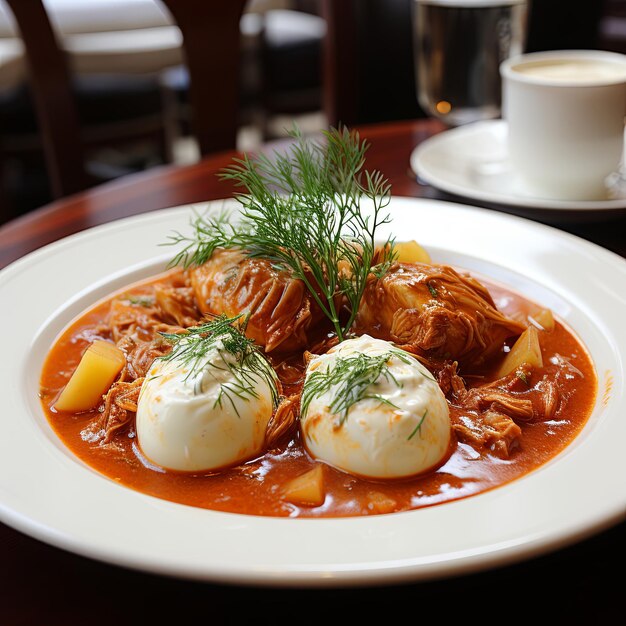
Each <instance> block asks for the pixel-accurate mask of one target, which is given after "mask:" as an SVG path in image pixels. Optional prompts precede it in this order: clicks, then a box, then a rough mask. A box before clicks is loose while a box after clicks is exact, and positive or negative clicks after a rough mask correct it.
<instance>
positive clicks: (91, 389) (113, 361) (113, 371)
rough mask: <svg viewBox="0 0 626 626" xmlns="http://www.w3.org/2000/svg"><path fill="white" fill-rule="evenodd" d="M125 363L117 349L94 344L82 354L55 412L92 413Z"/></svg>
mask: <svg viewBox="0 0 626 626" xmlns="http://www.w3.org/2000/svg"><path fill="white" fill-rule="evenodd" d="M125 363H126V357H125V356H124V353H123V352H122V351H121V350H120V349H119V348H118V347H117V346H115V345H114V344H112V343H109V342H108V341H102V340H97V341H94V342H93V343H92V344H91V345H90V346H89V348H87V350H86V351H85V353H84V354H83V356H82V358H81V360H80V363H79V364H78V367H77V368H76V369H75V370H74V373H73V374H72V376H71V378H70V379H69V381H68V383H67V385H66V386H65V389H63V391H62V392H61V395H60V396H59V399H58V400H57V401H56V403H55V404H54V408H55V409H56V410H57V411H67V412H72V413H78V412H79V411H88V410H89V409H93V408H94V407H95V406H97V405H98V403H99V402H100V399H101V398H102V395H103V394H105V393H106V392H107V391H108V390H109V387H111V384H112V383H113V381H114V380H115V377H116V376H117V375H118V374H119V373H120V372H121V371H122V368H123V367H124V365H125Z"/></svg>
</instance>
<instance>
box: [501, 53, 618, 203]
mask: <svg viewBox="0 0 626 626" xmlns="http://www.w3.org/2000/svg"><path fill="white" fill-rule="evenodd" d="M500 72H501V75H502V100H503V117H504V119H505V120H506V121H507V126H508V150H509V157H510V161H511V165H512V168H513V171H514V173H515V174H516V175H517V176H518V179H519V182H520V184H521V187H522V188H523V191H524V192H525V193H527V194H529V195H533V196H536V197H539V198H546V199H562V200H601V199H605V198H606V197H607V193H608V192H607V182H606V181H607V178H608V177H609V176H610V175H611V174H613V173H614V172H616V171H617V170H618V169H619V167H620V160H621V157H622V152H623V146H624V115H625V114H626V55H623V54H618V53H614V52H605V51H600V50H558V51H550V52H533V53H529V54H523V55H520V56H517V57H513V58H510V59H507V60H506V61H504V62H503V63H502V64H501V66H500Z"/></svg>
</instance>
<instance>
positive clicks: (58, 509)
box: [0, 198, 626, 587]
mask: <svg viewBox="0 0 626 626" xmlns="http://www.w3.org/2000/svg"><path fill="white" fill-rule="evenodd" d="M211 206H214V207H218V208H219V207H221V206H223V202H218V203H213V204H212V205H211ZM198 208H201V207H198ZM391 210H392V215H393V219H394V232H397V233H402V236H403V238H407V239H408V238H416V239H418V240H419V241H421V242H422V243H423V244H424V245H425V246H426V247H427V248H428V249H429V251H430V252H431V254H432V256H433V259H434V260H435V261H440V262H446V263H452V264H455V265H461V266H465V267H466V268H467V269H469V270H470V271H472V272H473V273H475V274H479V275H480V274H483V275H489V276H490V277H491V278H492V279H495V280H498V281H500V282H505V283H507V284H509V285H510V286H511V287H513V288H514V289H516V290H518V291H520V292H521V293H523V294H525V295H527V296H529V297H532V298H534V299H535V300H538V301H541V302H542V303H543V304H545V305H546V306H549V307H551V308H552V309H553V310H554V311H555V312H556V313H557V314H558V315H559V316H560V317H561V318H562V319H564V320H565V321H566V322H567V323H568V324H569V325H570V326H571V327H572V328H574V329H575V330H576V332H577V333H578V334H579V336H580V337H581V339H582V340H583V341H584V343H585V344H586V345H587V347H588V349H589V351H590V354H591V356H592V358H593V360H594V363H595V365H596V368H597V370H598V374H599V376H600V385H601V390H600V393H599V395H598V400H597V402H596V406H595V408H594V411H593V414H592V416H591V418H590V420H589V422H588V424H587V425H586V427H585V428H584V429H583V431H582V432H581V434H580V435H579V436H578V437H577V438H576V440H575V441H574V442H573V443H572V444H571V445H570V446H569V447H568V448H567V449H566V450H565V451H564V452H562V453H561V454H560V455H558V456H557V457H556V458H555V459H553V460H552V461H550V462H549V463H547V464H546V465H544V466H542V467H541V468H539V469H538V470H536V471H534V472H532V473H531V474H529V475H527V476H525V477H523V478H521V479H519V480H516V481H514V482H512V483H509V484H507V485H505V486H502V487H499V488H496V489H493V490H491V491H488V492H485V493H482V494H479V495H477V496H472V497H469V498H466V499H463V500H459V501H456V502H451V503H448V504H444V505H438V506H434V507H430V508H426V509H421V510H418V511H411V512H406V513H397V514H392V515H380V516H371V517H360V518H343V519H342V518H339V519H295V520H294V519H279V518H265V517H254V516H246V515H239V514H230V513H219V512H214V511H206V510H202V509H196V508H193V507H188V506H183V505H178V504H174V503H171V502H166V501H163V500H159V499H157V498H153V497H150V496H146V495H144V494H141V493H138V492H135V491H132V490H130V489H127V488H125V487H122V486H120V485H119V484H117V483H116V482H115V481H113V480H110V479H108V478H105V477H103V476H101V475H100V474H97V473H96V472H94V471H93V470H91V469H90V468H89V467H87V466H86V465H85V464H84V463H82V462H81V461H79V460H78V459H77V458H76V457H74V456H73V455H72V454H71V453H70V452H69V451H68V450H67V449H66V448H65V447H64V446H63V444H62V443H61V442H60V441H59V440H58V438H57V437H56V435H55V434H54V432H53V431H52V429H51V428H50V426H49V425H48V423H47V421H46V420H45V417H44V416H43V411H42V410H41V406H40V405H39V401H38V398H37V397H36V392H37V389H38V378H39V372H40V369H41V365H42V363H43V359H44V358H45V354H46V351H47V349H48V347H49V345H50V344H51V342H52V341H53V339H54V337H55V336H56V335H57V334H58V333H59V332H60V331H61V329H62V328H63V327H64V326H65V325H66V324H67V323H68V322H69V321H70V319H71V318H73V317H74V316H75V315H77V314H79V313H80V312H81V311H82V310H83V309H84V308H85V307H86V306H87V305H90V304H91V303H93V302H94V301H96V300H98V299H99V298H101V297H104V296H105V295H106V294H107V293H110V292H111V291H112V290H114V289H117V288H121V287H122V286H123V285H125V284H128V283H129V282H132V281H134V280H138V279H141V278H143V277H145V276H146V275H148V274H150V273H153V272H155V271H157V270H159V269H161V268H162V267H163V266H164V264H165V262H166V260H167V259H169V258H170V257H171V254H170V253H168V251H164V249H163V248H160V247H159V244H160V243H162V242H163V241H164V238H165V236H166V235H167V234H169V233H171V230H172V229H174V228H176V229H179V230H181V229H182V230H184V229H185V228H186V227H187V224H188V219H189V217H190V216H191V214H192V213H191V208H190V207H178V208H173V209H166V210H162V211H155V212H153V213H148V214H144V215H141V216H137V217H131V218H126V219H123V220H119V221H117V222H112V223H110V224H107V225H104V226H100V227H96V228H93V229H90V230H87V231H84V232H82V233H79V234H77V235H73V236H71V237H68V238H66V239H63V240H61V241H58V242H56V243H54V244H51V245H49V246H46V247H45V248H42V249H40V250H38V251H36V252H34V253H32V254H30V255H28V256H26V257H24V258H23V259H21V260H19V261H17V262H15V263H14V264H12V265H10V266H9V267H7V268H5V269H4V270H2V272H0V297H1V298H2V302H7V303H10V306H4V307H1V308H0V323H2V325H3V327H4V328H11V329H13V331H12V332H10V333H7V336H6V339H5V342H4V349H5V354H7V355H11V365H12V367H11V368H8V369H9V371H8V372H6V373H5V375H3V377H2V379H1V380H0V427H1V428H2V433H3V435H2V437H0V519H1V520H2V521H3V522H5V523H7V524H9V525H11V526H13V527H14V528H16V529H18V530H20V531H22V532H24V533H26V534H28V535H31V536H33V537H35V538H37V539H40V540H42V541H44V542H47V543H49V544H52V545H54V546H57V547H60V548H63V549H66V550H69V551H72V552H75V553H78V554H81V555H84V556H87V557H91V558H95V559H99V560H102V561H105V562H108V563H113V564H117V565H121V566H126V567H131V568H135V569H139V570H144V571H149V572H153V573H159V574H166V575H171V576H179V577H183V578H190V579H199V580H207V581H217V582H227V583H238V584H257V585H259V584H260V585H274V586H300V587H301V586H318V587H319V586H345V585H357V584H360V585H367V584H377V585H380V584H388V583H397V582H402V581H415V580H426V579H433V578H439V577H445V576H452V575H458V574H461V573H465V572H471V571H478V570H481V569H485V568H488V567H493V566H496V565H502V564H506V563H513V562H516V561H519V560H520V559H524V558H528V557H530V556H533V555H537V554H541V553H544V552H546V551H548V550H553V549H556V548H559V547H561V546H564V545H567V544H570V543H571V542H574V541H576V540H579V539H581V538H584V537H587V536H589V535H591V534H593V533H595V532H597V531H599V530H601V529H603V528H606V527H609V526H610V525H612V524H614V523H616V522H618V521H619V520H620V519H623V518H624V516H625V513H626V488H625V487H626V484H625V481H626V455H624V454H623V450H622V447H623V441H624V439H625V438H626V420H624V419H623V407H624V406H626V395H625V382H624V381H625V379H626V376H625V371H626V367H625V363H624V355H626V326H625V325H624V324H623V320H624V318H625V317H626V299H625V297H624V295H623V293H622V292H621V291H620V289H619V286H620V285H624V284H625V282H626V261H624V259H622V258H620V257H618V256H617V255H615V254H613V253H611V252H609V251H607V250H604V249H602V248H600V247H598V246H596V245H594V244H591V243H589V242H586V241H584V240H581V239H578V238H576V237H574V236H572V235H569V234H566V233H563V232H561V231H558V230H556V229H552V228H550V227H547V226H544V225H541V224H538V223H535V222H532V221H530V220H525V219H522V218H518V217H513V216H510V215H507V214H504V213H498V212H494V211H489V210H485V209H477V208H474V207H469V206H465V205H460V204H453V203H448V202H439V201H434V200H417V199H413V198H394V199H393V202H392V205H391ZM383 234H384V233H383ZM25 286H27V287H28V288H27V289H25ZM600 485H601V488H599V486H600Z"/></svg>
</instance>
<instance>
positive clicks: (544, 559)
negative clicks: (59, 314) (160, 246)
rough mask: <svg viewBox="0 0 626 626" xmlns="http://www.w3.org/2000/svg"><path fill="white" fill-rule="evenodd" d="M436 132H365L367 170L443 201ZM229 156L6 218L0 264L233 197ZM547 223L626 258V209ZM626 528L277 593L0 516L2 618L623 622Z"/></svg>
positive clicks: (405, 128) (402, 189)
mask: <svg viewBox="0 0 626 626" xmlns="http://www.w3.org/2000/svg"><path fill="white" fill-rule="evenodd" d="M440 130H442V126H441V125H440V124H439V123H438V122H435V121H419V122H405V123H396V124H389V125H381V126H372V127H368V128H365V129H363V131H362V134H363V135H364V136H365V137H366V138H368V139H369V140H370V142H371V149H370V152H369V157H368V167H370V168H379V169H381V170H382V171H383V172H384V173H385V174H386V175H387V176H388V177H389V179H390V181H391V183H392V185H393V193H394V194H396V195H406V196H416V197H430V198H441V199H450V198H449V197H446V196H444V195H443V194H441V193H439V192H437V191H436V190H434V189H432V188H430V187H427V186H422V185H419V184H418V183H417V182H416V181H415V180H414V177H413V176H412V174H411V173H410V171H409V169H408V160H409V155H410V153H411V150H412V149H413V148H414V147H415V145H416V144H417V143H419V142H420V141H422V140H423V139H425V138H426V137H428V136H430V135H432V134H433V133H436V132H439V131H440ZM232 156H233V154H232V153H228V154H220V155H216V156H213V157H210V158H208V159H206V160H204V161H202V162H200V163H198V164H196V165H192V166H188V167H182V168H176V167H168V168H159V169H155V170H151V171H150V172H148V173H146V174H141V175H136V176H131V177H128V178H126V179H123V180H120V181H118V182H114V183H111V184H107V185H104V186H102V187H100V188H98V189H94V190H92V191H89V192H86V193H82V194H79V195H77V196H74V197H71V198H68V199H66V200H62V201H59V202H55V203H54V204H51V205H49V206H47V207H44V208H42V209H40V210H38V211H35V212H33V213H32V214H29V215H26V216H24V217H22V218H20V219H18V220H15V221H14V222H10V223H8V224H6V225H4V226H3V227H2V228H0V267H3V266H5V265H7V264H8V263H10V262H12V261H14V260H15V259H18V258H19V257H21V256H23V255H25V254H27V253H28V252H30V251H32V250H34V249H36V248H38V247H40V246H43V245H45V244H47V243H49V242H51V241H54V240H56V239H59V238H61V237H64V236H66V235H69V234H71V233H75V232H77V231H80V230H83V229H85V228H88V227H91V226H95V225H98V224H103V223H105V222H108V221H111V220H114V219H118V218H121V217H125V216H128V215H135V214H138V213H143V212H146V211H150V210H153V209H159V208H165V207H170V206H176V205H180V204H186V203H190V202H199V201H203V200H211V199H218V198H223V197H226V196H229V195H230V194H231V192H232V188H231V187H229V185H227V184H226V183H223V182H220V181H219V180H218V179H217V177H216V176H215V174H216V172H217V171H218V170H219V169H220V168H222V167H223V166H225V165H227V164H228V163H230V160H231V158H232ZM553 225H554V226H556V227H560V228H563V229H565V230H568V231H570V232H573V233H576V234H578V235H580V236H582V237H584V238H586V239H589V240H591V241H593V242H595V243H597V244H600V245H602V246H604V247H607V248H609V249H611V250H613V251H615V252H617V253H619V254H621V255H622V256H626V240H625V239H624V237H623V233H624V232H626V228H625V227H626V218H624V217H621V218H616V219H610V220H607V221H600V222H596V221H594V222H580V223H571V222H570V223H564V224H558V223H554V224H553ZM625 287H626V286H625V285H621V286H616V288H622V289H624V288H625ZM2 304H3V305H6V304H7V303H2ZM12 305H15V303H13V304H12ZM572 489H574V490H575V489H576V485H572ZM625 518H626V511H625ZM625 530H626V522H622V523H621V524H618V525H617V526H613V527H612V528H609V529H607V530H604V531H603V532H599V533H598V534H596V535H595V536H593V537H591V538H587V539H584V540H582V541H581V542H580V543H578V544H576V545H572V546H569V547H565V548H563V549H560V550H558V551H555V552H552V553H550V554H548V555H544V556H541V557H537V558H534V559H532V560H528V561H524V562H521V563H519V564H516V565H512V566H507V567H502V568H499V569H497V570H492V571H487V572H482V573H478V574H474V575H468V576H462V577H458V578H454V579H446V580H441V581H430V582H425V583H419V584H408V585H398V586H391V587H376V588H373V589H359V588H348V589H337V590H328V589H326V590H307V589H289V590H281V589H259V588H252V587H237V586H222V585H218V584H203V583H197V582H188V581H183V580H175V579H169V578H166V577H160V576H155V575H150V574H145V573H142V572H136V571H129V570H125V569H122V568H119V567H116V566H112V565H107V564H103V563H100V562H96V561H92V560H90V559H86V558H83V557H80V556H76V555H74V554H70V553H68V552H65V551H62V550H59V549H56V548H53V547H50V546H48V545H46V544H43V543H40V542H38V541H36V540H34V539H31V538H30V537H27V536H25V535H23V534H21V533H19V532H17V531H15V530H13V529H11V528H9V527H6V526H3V525H1V524H0V550H1V552H0V553H1V554H2V557H1V561H0V624H6V625H18V624H19V625H22V624H37V625H39V624H42V625H44V624H45V625H48V624H63V625H64V626H72V625H74V624H90V625H91V624H107V625H108V626H110V625H112V624H116V625H118V624H131V623H135V622H139V620H141V623H150V622H152V623H158V624H161V623H166V621H170V620H171V621H172V622H174V621H175V622H176V623H182V622H183V621H184V619H186V618H189V617H192V616H195V617H198V616H201V617H202V618H203V619H204V620H206V621H207V622H208V623H217V624H239V623H243V622H248V621H251V620H255V622H257V623H262V624H264V623H269V622H271V623H279V621H288V622H295V623H297V622H298V621H300V620H304V621H305V623H311V616H315V617H314V618H313V619H315V618H318V619H319V623H322V622H323V623H329V624H332V623H339V622H341V623H348V621H350V622H353V623H374V621H377V620H378V619H381V620H382V619H384V620H386V621H391V620H396V619H400V616H401V615H402V614H407V615H408V616H409V619H410V621H411V622H412V623H419V622H420V621H422V620H424V619H428V620H431V619H432V618H438V619H440V618H442V617H443V618H446V621H447V620H450V621H452V620H453V621H455V622H456V621H459V623H462V622H463V620H464V618H465V617H467V616H473V617H474V618H475V619H478V620H481V619H484V620H489V621H490V622H492V623H493V622H496V621H498V622H499V621H504V622H509V620H510V619H511V617H515V618H517V620H516V622H521V621H522V620H523V621H528V622H529V623H549V621H550V620H551V621H552V623H554V624H561V623H569V624H583V623H584V624H587V623H594V624H618V623H620V624H624V623H626V622H625V620H626V605H625V604H624V590H623V589H624V575H623V571H624V569H623V560H624V557H625V556H626V551H625V542H624V538H625V536H626V533H625V532H624V531H625ZM459 532H462V527H461V524H459ZM260 540H262V538H260ZM611 572H612V573H611ZM405 611H406V612H407V613H405ZM316 623H317V622H316Z"/></svg>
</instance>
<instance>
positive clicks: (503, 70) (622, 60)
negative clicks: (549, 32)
mask: <svg viewBox="0 0 626 626" xmlns="http://www.w3.org/2000/svg"><path fill="white" fill-rule="evenodd" d="M557 59H566V60H571V59H578V60H582V61H589V60H591V61H606V62H608V63H612V64H613V65H621V66H622V67H623V68H624V74H623V76H622V77H615V78H598V79H589V80H585V81H583V80H577V81H567V80H551V79H549V78H543V77H540V76H529V75H527V74H522V73H521V72H518V71H516V69H517V68H518V67H519V66H521V65H534V64H536V63H541V62H542V61H554V60H557ZM500 74H501V75H502V77H503V78H505V79H507V80H510V81H513V82H517V83H524V84H528V85H542V86H549V87H554V88H572V87H573V88H579V87H582V88H584V87H605V86H609V85H619V84H621V83H624V82H626V55H625V54H621V53H619V52H610V51H608V50H549V51H545V52H528V53H526V54H520V55H517V56H514V57H510V58H508V59H505V60H504V61H502V63H501V64H500Z"/></svg>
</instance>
